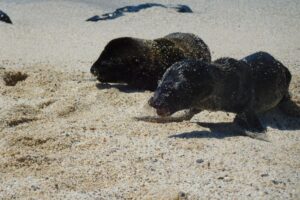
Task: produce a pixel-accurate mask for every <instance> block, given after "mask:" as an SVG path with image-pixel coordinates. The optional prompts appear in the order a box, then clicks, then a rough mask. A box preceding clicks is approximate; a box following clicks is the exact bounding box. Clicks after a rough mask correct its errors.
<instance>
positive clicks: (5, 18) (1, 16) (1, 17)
mask: <svg viewBox="0 0 300 200" xmlns="http://www.w3.org/2000/svg"><path fill="white" fill-rule="evenodd" d="M0 21H3V22H6V23H8V24H12V21H11V20H10V18H9V16H8V15H7V14H6V13H5V12H3V11H2V10H0Z"/></svg>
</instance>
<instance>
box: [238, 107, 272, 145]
mask: <svg viewBox="0 0 300 200" xmlns="http://www.w3.org/2000/svg"><path fill="white" fill-rule="evenodd" d="M234 123H236V124H237V125H238V126H240V127H241V128H243V129H245V131H244V133H245V135H247V136H249V137H251V138H254V139H258V140H263V141H267V142H268V141H269V139H268V136H267V134H266V128H265V127H263V125H262V124H261V122H260V121H259V119H258V117H257V115H256V114H255V113H254V112H251V111H247V112H244V113H241V114H238V115H236V117H235V119H234Z"/></svg>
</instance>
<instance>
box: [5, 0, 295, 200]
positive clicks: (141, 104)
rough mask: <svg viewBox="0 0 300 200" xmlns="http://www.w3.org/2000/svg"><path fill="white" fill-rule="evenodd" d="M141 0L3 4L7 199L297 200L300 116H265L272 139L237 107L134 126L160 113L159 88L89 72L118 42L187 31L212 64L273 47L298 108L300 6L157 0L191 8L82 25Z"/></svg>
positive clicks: (12, 0)
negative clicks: (238, 116)
mask: <svg viewBox="0 0 300 200" xmlns="http://www.w3.org/2000/svg"><path fill="white" fill-rule="evenodd" d="M142 2H147V1H135V0H122V1H111V2H108V1H105V0H98V1H97V0H84V1H79V0H76V1H75V0H74V1H71V0H69V1H68V0H61V1H52V0H2V1H1V2H0V10H2V11H4V12H6V13H7V14H8V15H9V16H10V18H11V20H12V21H13V25H10V24H6V23H3V22H0V47H1V48H0V77H1V78H0V94H1V95H0V199H299V198H300V119H296V118H292V117H287V116H285V115H282V113H280V112H279V111H278V110H273V111H271V112H269V113H267V114H265V115H263V116H261V120H262V122H263V123H264V125H265V126H267V130H268V131H267V134H268V138H269V140H270V142H264V141H260V140H255V139H252V138H250V137H246V136H243V135H241V134H240V133H239V131H238V130H237V129H236V127H235V126H234V125H233V124H232V123H231V122H232V120H233V118H234V115H233V114H232V113H224V112H207V111H204V112H201V113H199V114H197V115H196V116H194V117H193V118H192V120H191V121H184V122H180V123H166V124H159V123H150V122H143V121H137V120H135V119H134V118H135V117H137V116H147V115H154V111H153V110H152V109H150V108H149V107H148V106H147V101H148V99H149V98H150V96H151V95H152V92H150V91H138V90H134V89H132V88H130V87H128V86H126V85H116V86H114V85H103V84H101V83H99V82H97V81H96V79H95V77H93V76H92V75H91V74H90V72H89V70H90V67H91V65H92V64H93V62H95V61H96V59H97V58H98V57H99V55H100V53H101V51H102V50H103V48H104V46H105V45H106V44H107V43H108V42H109V41H110V40H111V39H113V38H116V37H122V36H130V37H138V38H145V39H154V38H158V37H162V36H164V35H167V34H169V33H172V32H187V33H188V32H189V33H194V34H196V35H198V36H200V37H201V38H202V39H203V40H204V41H205V43H206V44H207V45H208V46H209V48H210V51H211V53H212V59H213V60H215V59H217V58H220V57H224V56H229V57H233V58H236V59H240V58H243V57H245V56H247V55H249V54H251V53H254V52H256V51H267V52H269V53H271V54H272V55H273V56H274V57H275V58H277V59H278V60H280V61H281V62H282V63H283V64H284V65H285V66H287V67H288V68H289V69H290V71H291V73H292V76H293V78H292V83H291V87H290V91H291V93H292V95H293V99H294V101H296V102H297V103H299V105H300V57H299V55H300V37H299V31H300V2H299V1H297V0H290V1H276V0H265V1H259V0H251V1H242V0H240V1H238V0H226V1H217V0H213V1H208V0H187V1H184V2H183V1H177V0H176V1H167V0H157V1H155V2H156V3H162V4H165V5H170V4H171V5H176V4H185V5H188V6H189V7H190V8H191V9H192V10H193V11H194V12H193V13H178V12H176V11H174V10H172V9H165V8H149V9H146V10H143V11H140V12H138V13H129V14H125V16H123V17H120V18H117V19H115V20H109V21H98V22H86V21H85V20H86V19H88V18H90V17H92V16H94V15H101V14H103V13H106V12H112V11H113V10H115V9H116V8H119V7H122V6H127V5H136V4H139V3H142ZM15 79H20V81H18V82H14V81H13V80H15ZM200 122H202V123H200Z"/></svg>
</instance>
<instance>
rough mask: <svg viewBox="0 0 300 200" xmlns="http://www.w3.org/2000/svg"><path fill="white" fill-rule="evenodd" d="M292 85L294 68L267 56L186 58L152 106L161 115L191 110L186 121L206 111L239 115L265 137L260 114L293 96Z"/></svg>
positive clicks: (167, 78)
mask: <svg viewBox="0 0 300 200" xmlns="http://www.w3.org/2000/svg"><path fill="white" fill-rule="evenodd" d="M290 81H291V74H290V72H289V70H288V69H287V68H286V67H285V66H283V65H282V64H281V63H280V62H279V61H277V60H276V59H275V58H273V57H272V56H271V55H269V54H268V53H265V52H258V53H256V54H253V55H251V56H248V57H246V58H244V59H243V60H235V59H233V58H221V59H218V60H216V61H215V62H213V63H207V62H203V61H199V60H185V61H180V62H177V63H175V64H173V65H172V66H171V67H170V68H169V69H168V70H167V71H166V72H165V74H164V75H163V78H162V80H161V82H160V83H159V85H158V88H157V90H156V91H155V93H154V96H153V97H152V98H151V99H150V100H149V104H150V106H152V107H154V108H155V109H156V111H157V114H158V115H159V116H170V115H171V114H173V113H175V112H176V111H179V110H183V109H189V113H188V114H187V115H185V116H183V117H182V118H181V120H183V119H190V118H192V116H193V115H194V114H196V113H199V112H200V111H202V110H211V111H226V112H233V113H236V114H237V115H236V117H235V122H237V123H238V124H239V125H240V126H242V127H243V128H245V129H246V130H247V131H250V132H252V133H263V132H265V128H264V127H263V126H262V124H261V123H260V120H259V118H258V117H257V115H258V114H260V113H263V112H266V111H268V110H270V109H272V108H274V107H276V106H277V105H278V104H279V103H280V102H281V101H285V99H286V98H288V97H289V93H288V88H289V84H290ZM162 119H163V118H162ZM260 135H261V134H260ZM250 136H251V135H250ZM254 137H256V136H254Z"/></svg>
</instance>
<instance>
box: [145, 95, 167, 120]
mask: <svg viewBox="0 0 300 200" xmlns="http://www.w3.org/2000/svg"><path fill="white" fill-rule="evenodd" d="M148 104H149V105H150V106H151V107H153V108H155V109H156V113H157V115H159V116H162V117H165V116H169V115H171V111H170V110H169V109H168V107H166V106H164V105H163V104H162V103H160V102H159V101H157V99H156V98H154V97H151V98H150V99H149V101H148Z"/></svg>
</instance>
